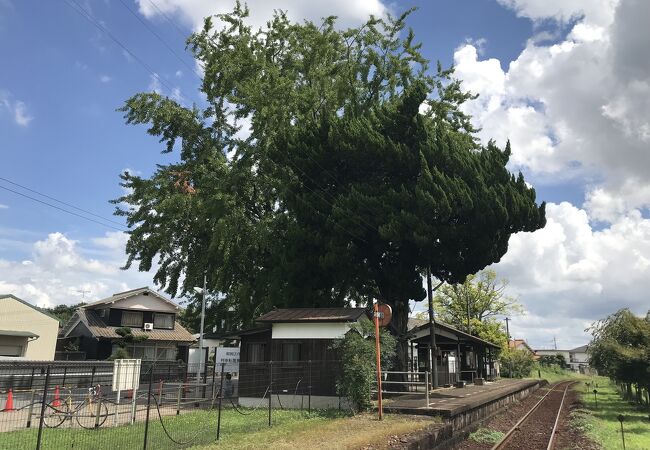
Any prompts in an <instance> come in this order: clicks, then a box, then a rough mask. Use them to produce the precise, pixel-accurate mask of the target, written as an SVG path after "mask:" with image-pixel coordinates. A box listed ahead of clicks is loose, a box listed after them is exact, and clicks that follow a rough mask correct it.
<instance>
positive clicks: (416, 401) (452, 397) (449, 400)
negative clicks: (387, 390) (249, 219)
mask: <svg viewBox="0 0 650 450" xmlns="http://www.w3.org/2000/svg"><path fill="white" fill-rule="evenodd" d="M539 383H540V380H511V379H502V380H498V381H495V382H486V383H485V384H484V385H483V386H476V385H467V386H466V387H464V388H453V387H452V388H442V389H436V390H435V391H431V393H430V394H429V404H428V405H426V404H425V403H426V400H425V397H424V395H422V394H419V395H408V394H407V395H400V396H397V397H392V398H390V399H386V404H385V406H384V411H386V412H391V413H402V414H421V415H429V416H442V417H443V418H445V419H447V420H448V419H452V418H453V417H455V416H458V415H460V414H462V413H465V412H468V411H472V410H476V409H477V408H482V407H484V406H487V405H490V404H494V403H502V400H503V399H506V398H510V397H511V396H513V395H514V394H518V393H520V392H526V393H528V392H529V391H531V390H533V389H535V388H536V387H537V386H538V385H539ZM526 395H527V394H526Z"/></svg>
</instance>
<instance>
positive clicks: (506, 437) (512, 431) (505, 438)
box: [491, 381, 576, 450]
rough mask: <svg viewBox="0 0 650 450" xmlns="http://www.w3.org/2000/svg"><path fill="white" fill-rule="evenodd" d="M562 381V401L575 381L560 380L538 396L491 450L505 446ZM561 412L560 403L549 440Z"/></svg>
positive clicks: (553, 433) (499, 449)
mask: <svg viewBox="0 0 650 450" xmlns="http://www.w3.org/2000/svg"><path fill="white" fill-rule="evenodd" d="M564 383H567V385H566V387H565V388H564V394H563V396H562V402H564V396H565V395H566V392H567V389H569V386H571V385H572V384H574V383H576V382H575V381H563V382H560V383H558V384H557V385H555V386H553V387H552V388H551V389H549V391H548V392H547V393H546V394H544V396H543V397H542V398H540V399H539V401H538V402H537V403H535V405H534V406H533V407H532V408H531V409H530V410H529V411H528V412H527V413H526V414H525V415H524V416H523V417H522V418H521V419H519V421H518V422H517V423H516V424H515V425H514V426H513V427H512V428H511V429H510V430H509V431H508V432H507V433H506V434H505V435H504V436H503V438H502V439H501V440H500V441H499V442H497V443H496V444H495V445H494V446H493V447H492V449H491V450H501V449H503V448H504V447H505V445H506V444H507V443H508V442H509V441H510V439H511V438H512V437H513V436H514V434H515V431H517V430H518V429H519V428H520V426H521V425H522V424H523V423H524V422H526V420H528V419H529V418H530V416H531V414H533V413H534V412H535V411H536V410H537V409H538V408H539V407H540V406H541V404H542V403H543V402H544V400H546V398H547V397H548V396H549V395H550V394H551V392H554V391H556V389H557V388H558V387H559V386H560V385H561V384H564ZM561 412H562V404H561V405H560V410H559V411H558V415H557V417H556V419H555V426H554V427H553V432H552V434H551V441H553V436H554V435H555V431H556V429H555V427H556V426H557V423H558V419H559V417H560V414H561ZM550 445H551V442H549V446H550ZM551 448H552V447H548V448H547V450H548V449H551Z"/></svg>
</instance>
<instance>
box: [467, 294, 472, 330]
mask: <svg viewBox="0 0 650 450" xmlns="http://www.w3.org/2000/svg"><path fill="white" fill-rule="evenodd" d="M467 334H472V325H471V324H470V316H469V297H467Z"/></svg>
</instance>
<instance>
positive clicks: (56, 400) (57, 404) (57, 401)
mask: <svg viewBox="0 0 650 450" xmlns="http://www.w3.org/2000/svg"><path fill="white" fill-rule="evenodd" d="M52 406H54V407H55V408H58V407H60V406H61V395H60V393H59V387H58V386H57V387H55V388H54V401H53V402H52Z"/></svg>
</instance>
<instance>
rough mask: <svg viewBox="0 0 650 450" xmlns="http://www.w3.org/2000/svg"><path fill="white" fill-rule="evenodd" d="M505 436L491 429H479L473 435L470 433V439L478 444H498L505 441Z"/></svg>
mask: <svg viewBox="0 0 650 450" xmlns="http://www.w3.org/2000/svg"><path fill="white" fill-rule="evenodd" d="M503 436H504V434H503V433H502V432H500V431H497V430H490V429H489V428H479V429H478V430H476V431H475V432H473V433H470V435H469V438H470V439H471V440H472V441H474V442H478V443H479V444H496V443H497V442H499V441H500V440H501V439H503Z"/></svg>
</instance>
